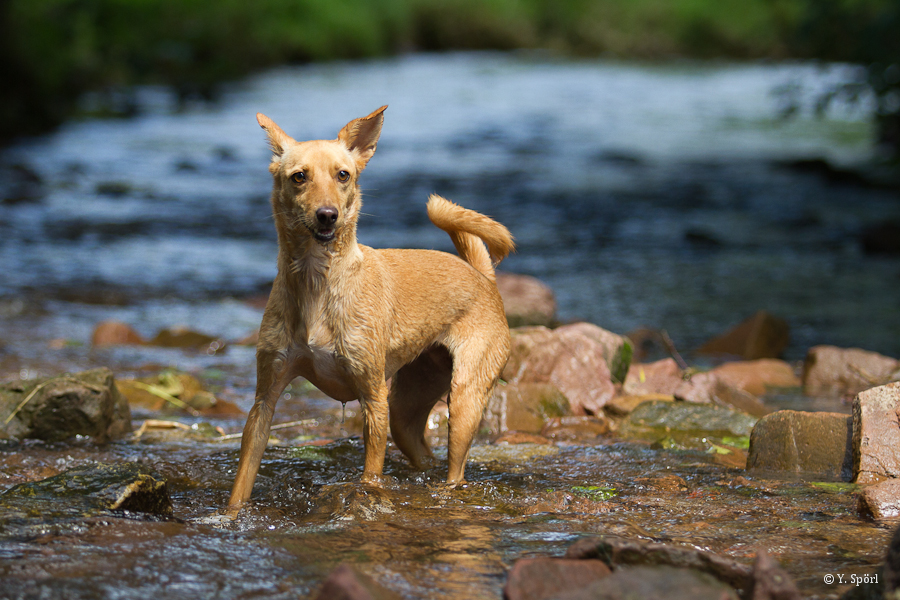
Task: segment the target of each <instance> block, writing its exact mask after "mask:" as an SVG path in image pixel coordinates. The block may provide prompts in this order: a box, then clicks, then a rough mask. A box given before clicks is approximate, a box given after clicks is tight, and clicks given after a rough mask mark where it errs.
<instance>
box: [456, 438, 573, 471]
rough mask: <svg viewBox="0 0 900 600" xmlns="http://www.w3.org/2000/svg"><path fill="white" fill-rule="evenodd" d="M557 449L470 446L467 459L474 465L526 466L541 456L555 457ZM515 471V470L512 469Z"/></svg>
mask: <svg viewBox="0 0 900 600" xmlns="http://www.w3.org/2000/svg"><path fill="white" fill-rule="evenodd" d="M557 454H559V448H557V447H556V446H548V445H547V444H543V443H540V444H532V443H523V444H498V445H490V446H472V449H471V450H470V451H469V459H470V460H471V461H472V462H476V463H487V462H500V463H510V464H511V465H517V467H518V466H521V465H527V464H528V462H529V461H531V460H534V459H535V458H540V457H542V456H555V455H557ZM512 470H513V471H515V470H516V469H512Z"/></svg>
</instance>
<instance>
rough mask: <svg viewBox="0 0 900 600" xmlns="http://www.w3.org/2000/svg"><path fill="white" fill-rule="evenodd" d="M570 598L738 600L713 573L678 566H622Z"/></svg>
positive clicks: (573, 599) (570, 599)
mask: <svg viewBox="0 0 900 600" xmlns="http://www.w3.org/2000/svg"><path fill="white" fill-rule="evenodd" d="M565 598H566V600H631V599H633V598H640V599H641V600H738V598H739V596H738V594H737V592H736V591H735V590H733V589H732V588H730V587H728V586H727V585H726V584H724V583H722V582H721V581H719V580H717V579H716V578H715V577H713V576H711V575H707V574H706V573H702V572H699V571H695V570H693V569H679V568H676V567H667V566H657V567H622V568H619V569H616V571H615V572H614V573H613V574H612V575H610V576H609V577H604V578H602V579H599V580H597V581H595V582H594V583H591V584H590V585H587V586H585V587H583V588H581V589H579V590H577V591H574V592H570V593H567V594H566V595H565Z"/></svg>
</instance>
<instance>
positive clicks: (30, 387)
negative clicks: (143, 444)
mask: <svg viewBox="0 0 900 600" xmlns="http://www.w3.org/2000/svg"><path fill="white" fill-rule="evenodd" d="M0 416H2V421H0V426H2V430H0V431H2V433H4V434H5V435H6V436H7V437H13V438H20V439H21V438H34V439H41V440H46V441H61V440H65V439H68V438H70V437H73V436H76V435H86V436H91V437H93V438H94V439H95V440H97V441H99V442H105V441H108V440H111V439H118V438H120V437H122V436H124V435H125V434H126V433H128V432H130V431H131V411H130V410H129V407H128V402H127V401H126V400H125V399H124V397H123V396H122V395H121V394H120V393H119V390H118V388H116V383H115V379H114V378H113V374H112V372H111V371H110V370H109V369H106V368H101V369H93V370H90V371H83V372H81V373H75V374H66V375H60V376H58V377H49V378H44V379H35V380H31V381H18V382H14V383H9V384H5V385H2V386H0Z"/></svg>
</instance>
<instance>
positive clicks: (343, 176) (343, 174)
mask: <svg viewBox="0 0 900 600" xmlns="http://www.w3.org/2000/svg"><path fill="white" fill-rule="evenodd" d="M349 179H350V173H348V172H347V171H338V181H340V182H341V183H347V180H349Z"/></svg>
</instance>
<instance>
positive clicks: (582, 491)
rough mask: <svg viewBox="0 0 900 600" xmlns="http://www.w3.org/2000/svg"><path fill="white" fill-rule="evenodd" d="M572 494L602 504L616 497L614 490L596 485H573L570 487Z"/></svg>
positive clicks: (616, 493)
mask: <svg viewBox="0 0 900 600" xmlns="http://www.w3.org/2000/svg"><path fill="white" fill-rule="evenodd" d="M571 489H572V493H573V494H575V495H576V496H581V497H582V498H588V499H589V500H594V501H595V502H603V501H605V500H609V499H610V498H615V497H616V495H618V492H617V491H616V488H613V487H602V486H598V485H575V486H572V488H571Z"/></svg>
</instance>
